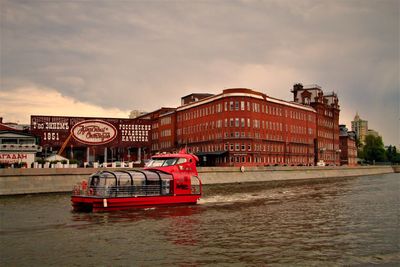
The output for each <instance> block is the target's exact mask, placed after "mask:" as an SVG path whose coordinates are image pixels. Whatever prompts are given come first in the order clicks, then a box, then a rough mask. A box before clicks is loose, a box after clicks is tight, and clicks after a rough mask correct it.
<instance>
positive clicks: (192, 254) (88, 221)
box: [0, 174, 400, 266]
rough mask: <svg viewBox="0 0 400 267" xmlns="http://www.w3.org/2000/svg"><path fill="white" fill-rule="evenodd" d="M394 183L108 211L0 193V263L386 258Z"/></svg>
mask: <svg viewBox="0 0 400 267" xmlns="http://www.w3.org/2000/svg"><path fill="white" fill-rule="evenodd" d="M399 182H400V175H399V174H390V175H382V176H370V177H362V178H347V179H335V180H332V181H330V182H326V181H325V182H315V181H314V182H312V183H311V182H295V183H289V182H276V183H251V184H237V185H218V186H216V185H214V186H207V187H206V188H205V196H204V198H203V199H201V201H200V204H199V205H195V206H178V207H158V208H149V209H144V210H130V211H118V212H109V213H74V212H71V208H70V202H69V196H68V195H65V194H58V195H40V196H23V197H7V198H2V199H1V203H2V204H1V219H2V221H1V230H0V231H1V241H2V242H1V247H0V251H1V259H2V263H3V264H2V265H3V266H16V265H18V266H32V265H40V266H46V265H47V266H48V265H62V266H65V265H67V266H81V265H88V266H95V265H101V266H104V265H106V266H111V265H112V266H115V265H116V266H132V265H139V266H154V265H167V266H170V265H173V266H175V265H182V266H199V265H231V264H239V265H255V266H259V265H261V266H264V265H268V266H273V265H301V266H309V265H311V266H315V265H321V264H328V265H359V264H361V265H365V264H389V265H396V263H399V262H400V253H399V244H400V243H399V236H400V230H399V221H398V218H399V208H398V207H399V204H400V201H399V192H400V191H399Z"/></svg>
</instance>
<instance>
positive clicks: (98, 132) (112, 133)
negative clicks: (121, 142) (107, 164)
mask: <svg viewBox="0 0 400 267" xmlns="http://www.w3.org/2000/svg"><path fill="white" fill-rule="evenodd" d="M71 131H72V136H73V137H74V138H75V139H76V140H77V141H79V142H81V143H84V144H89V145H102V144H106V143H109V142H111V141H112V140H114V139H115V137H117V129H116V128H115V127H114V125H112V124H110V123H108V122H106V121H102V120H86V121H82V122H79V123H77V124H75V125H74V127H72V130H71Z"/></svg>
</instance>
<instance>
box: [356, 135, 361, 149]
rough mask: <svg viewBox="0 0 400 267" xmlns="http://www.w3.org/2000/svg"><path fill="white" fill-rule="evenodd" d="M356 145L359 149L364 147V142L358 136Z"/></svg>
mask: <svg viewBox="0 0 400 267" xmlns="http://www.w3.org/2000/svg"><path fill="white" fill-rule="evenodd" d="M356 147H357V149H358V150H361V148H362V143H361V141H360V138H358V137H357V136H356Z"/></svg>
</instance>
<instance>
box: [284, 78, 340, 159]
mask: <svg viewBox="0 0 400 267" xmlns="http://www.w3.org/2000/svg"><path fill="white" fill-rule="evenodd" d="M292 93H293V97H294V102H297V103H301V104H303V105H309V106H311V107H312V108H314V109H315V111H316V118H315V119H316V126H317V129H316V138H315V139H314V140H315V145H314V148H315V151H314V153H315V162H317V161H320V160H322V161H324V162H325V163H326V164H328V165H338V164H339V163H340V148H339V113H340V106H339V99H338V97H337V95H336V94H335V93H331V94H328V95H324V92H323V90H322V88H321V87H320V86H318V85H309V86H303V85H302V84H295V85H294V86H293V90H292Z"/></svg>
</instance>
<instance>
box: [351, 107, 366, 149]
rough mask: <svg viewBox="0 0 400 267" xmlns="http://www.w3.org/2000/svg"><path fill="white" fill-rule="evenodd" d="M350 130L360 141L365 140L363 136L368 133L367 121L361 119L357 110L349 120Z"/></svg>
mask: <svg viewBox="0 0 400 267" xmlns="http://www.w3.org/2000/svg"><path fill="white" fill-rule="evenodd" d="M351 130H352V131H354V132H355V133H356V137H357V138H358V140H360V142H361V143H364V142H365V136H367V134H368V121H365V120H362V119H361V118H360V116H359V115H358V112H357V113H356V116H355V117H354V120H353V121H352V122H351Z"/></svg>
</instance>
